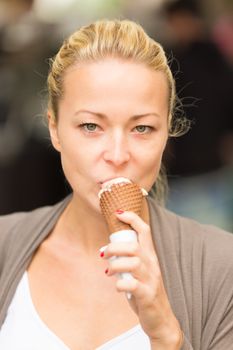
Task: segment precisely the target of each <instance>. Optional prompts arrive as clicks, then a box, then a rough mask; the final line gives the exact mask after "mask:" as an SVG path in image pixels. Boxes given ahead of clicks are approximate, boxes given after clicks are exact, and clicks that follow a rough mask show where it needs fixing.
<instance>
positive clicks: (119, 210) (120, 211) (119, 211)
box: [116, 209, 124, 214]
mask: <svg viewBox="0 0 233 350" xmlns="http://www.w3.org/2000/svg"><path fill="white" fill-rule="evenodd" d="M123 213H124V210H122V209H117V210H116V214H123Z"/></svg>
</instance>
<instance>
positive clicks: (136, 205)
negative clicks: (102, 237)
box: [100, 183, 143, 233]
mask: <svg viewBox="0 0 233 350" xmlns="http://www.w3.org/2000/svg"><path fill="white" fill-rule="evenodd" d="M142 200H143V194H142V191H141V189H140V187H139V186H138V185H137V184H135V183H118V184H113V185H112V186H111V190H110V191H109V190H108V191H104V192H103V193H102V194H101V197H100V208H101V212H102V214H103V215H104V217H105V219H106V221H107V224H108V227H109V230H110V233H114V232H117V231H121V230H129V229H132V228H131V226H130V225H128V224H125V223H123V222H122V221H120V220H119V219H118V218H117V217H116V214H115V212H116V210H117V209H122V210H127V211H133V212H134V213H136V214H137V215H139V216H140V214H141V209H142Z"/></svg>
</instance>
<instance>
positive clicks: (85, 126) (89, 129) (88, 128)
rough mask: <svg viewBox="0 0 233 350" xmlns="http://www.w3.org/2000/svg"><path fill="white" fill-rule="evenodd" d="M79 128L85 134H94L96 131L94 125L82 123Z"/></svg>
mask: <svg viewBox="0 0 233 350" xmlns="http://www.w3.org/2000/svg"><path fill="white" fill-rule="evenodd" d="M81 127H83V129H84V130H85V131H87V132H94V131H96V128H97V125H96V124H95V123H83V124H82V125H81Z"/></svg>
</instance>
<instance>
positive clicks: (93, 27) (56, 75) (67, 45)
mask: <svg viewBox="0 0 233 350" xmlns="http://www.w3.org/2000/svg"><path fill="white" fill-rule="evenodd" d="M106 57H116V58H122V59H129V60H132V61H134V62H137V63H142V64H144V65H146V66H147V67H149V68H151V69H153V70H155V71H161V72H163V73H164V74H165V77H166V79H167V83H168V91H169V100H168V127H169V135H170V136H177V135H178V134H182V133H183V131H184V128H185V126H184V123H183V121H181V120H180V119H179V120H177V119H176V118H173V114H174V110H175V106H176V104H177V98H176V90H175V81H174V78H173V76H172V73H171V70H170V68H169V64H168V61H167V58H166V55H165V52H164V50H163V48H162V46H161V45H160V44H159V43H158V42H156V41H155V40H153V39H152V38H150V37H149V36H148V35H147V34H146V32H145V31H144V29H143V28H142V27H141V26H140V25H139V24H137V23H135V22H133V21H129V20H100V21H96V22H94V23H92V24H90V25H87V26H83V27H81V28H80V29H79V30H77V31H76V32H74V33H73V34H71V35H70V37H69V38H67V39H66V40H65V41H64V42H63V45H62V46H61V48H60V50H59V52H58V53H57V55H56V56H55V58H54V59H51V68H50V72H49V75H48V98H49V100H48V108H49V111H50V113H51V115H52V117H53V118H54V119H55V121H56V120H57V118H58V114H59V100H60V99H62V97H63V94H64V87H63V81H64V76H65V73H66V72H67V70H68V69H69V68H70V67H72V66H74V65H76V64H77V63H80V62H93V61H98V60H102V59H104V58H106ZM161 177H162V178H163V180H162V181H161ZM164 180H165V177H164V176H161V173H160V174H159V176H158V179H157V181H156V188H155V191H156V193H157V197H161V198H160V199H162V198H164V190H165V187H166V186H164V183H165V182H164ZM157 185H158V186H157ZM157 187H158V188H157ZM162 187H164V190H163V189H162Z"/></svg>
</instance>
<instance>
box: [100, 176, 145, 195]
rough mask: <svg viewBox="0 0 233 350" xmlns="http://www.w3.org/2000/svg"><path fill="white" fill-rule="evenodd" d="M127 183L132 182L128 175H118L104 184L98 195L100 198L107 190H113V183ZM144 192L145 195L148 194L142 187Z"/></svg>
mask: <svg viewBox="0 0 233 350" xmlns="http://www.w3.org/2000/svg"><path fill="white" fill-rule="evenodd" d="M126 183H132V181H130V180H129V179H127V178H126V177H116V178H115V179H112V180H109V181H106V182H104V183H103V184H102V189H101V190H100V191H99V193H98V197H99V198H100V197H101V195H102V193H103V192H105V191H111V186H112V185H116V184H120V185H121V184H122V185H124V184H126ZM141 191H142V194H143V196H147V195H148V193H147V191H146V190H145V189H144V188H141Z"/></svg>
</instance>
